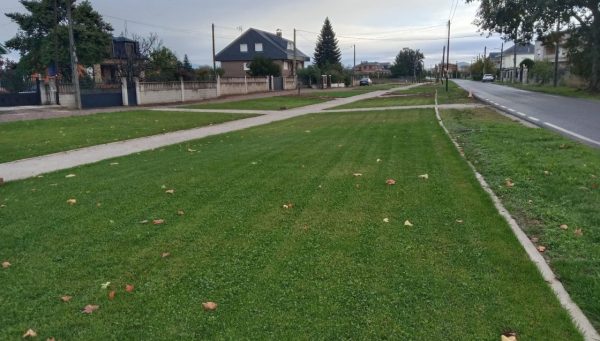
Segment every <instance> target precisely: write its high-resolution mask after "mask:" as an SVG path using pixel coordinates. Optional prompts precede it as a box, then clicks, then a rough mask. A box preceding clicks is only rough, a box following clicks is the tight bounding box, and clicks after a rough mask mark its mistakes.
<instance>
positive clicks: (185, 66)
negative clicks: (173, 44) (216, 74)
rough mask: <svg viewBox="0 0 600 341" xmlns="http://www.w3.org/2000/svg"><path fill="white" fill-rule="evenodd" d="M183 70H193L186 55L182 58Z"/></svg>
mask: <svg viewBox="0 0 600 341" xmlns="http://www.w3.org/2000/svg"><path fill="white" fill-rule="evenodd" d="M183 69H184V70H186V71H193V70H194V68H193V67H192V63H190V60H189V58H188V55H187V54H186V55H184V56H183Z"/></svg>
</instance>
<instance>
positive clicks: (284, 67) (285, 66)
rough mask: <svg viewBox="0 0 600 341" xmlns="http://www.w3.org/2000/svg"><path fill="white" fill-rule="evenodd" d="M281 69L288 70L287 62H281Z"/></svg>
mask: <svg viewBox="0 0 600 341" xmlns="http://www.w3.org/2000/svg"><path fill="white" fill-rule="evenodd" d="M283 69H284V70H287V69H288V62H286V61H284V62H283Z"/></svg>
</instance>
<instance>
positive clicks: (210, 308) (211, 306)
mask: <svg viewBox="0 0 600 341" xmlns="http://www.w3.org/2000/svg"><path fill="white" fill-rule="evenodd" d="M202 309H204V310H205V311H215V310H217V304H216V303H215V302H204V303H202Z"/></svg>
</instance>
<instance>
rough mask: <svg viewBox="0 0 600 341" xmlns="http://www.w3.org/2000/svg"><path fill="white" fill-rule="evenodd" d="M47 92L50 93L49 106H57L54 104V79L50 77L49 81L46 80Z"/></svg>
mask: <svg viewBox="0 0 600 341" xmlns="http://www.w3.org/2000/svg"><path fill="white" fill-rule="evenodd" d="M48 90H49V91H50V103H49V104H58V103H56V97H57V96H56V78H54V77H50V79H49V80H48Z"/></svg>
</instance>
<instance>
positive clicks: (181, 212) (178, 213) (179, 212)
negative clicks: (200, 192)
mask: <svg viewBox="0 0 600 341" xmlns="http://www.w3.org/2000/svg"><path fill="white" fill-rule="evenodd" d="M184 214H185V212H183V211H182V210H179V211H177V215H184Z"/></svg>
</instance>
